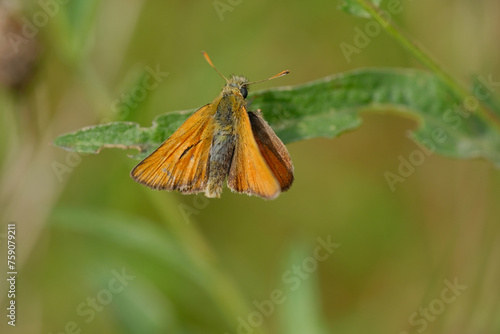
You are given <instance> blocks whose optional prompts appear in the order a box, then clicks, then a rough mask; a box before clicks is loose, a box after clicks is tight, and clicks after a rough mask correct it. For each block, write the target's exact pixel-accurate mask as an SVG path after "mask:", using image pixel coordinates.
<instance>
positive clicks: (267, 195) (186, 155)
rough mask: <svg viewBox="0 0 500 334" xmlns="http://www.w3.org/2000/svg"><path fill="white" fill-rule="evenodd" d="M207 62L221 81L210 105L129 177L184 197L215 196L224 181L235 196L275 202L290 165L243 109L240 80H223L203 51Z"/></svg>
mask: <svg viewBox="0 0 500 334" xmlns="http://www.w3.org/2000/svg"><path fill="white" fill-rule="evenodd" d="M203 56H204V57H205V59H206V61H207V62H208V63H209V64H210V66H212V67H213V68H214V69H215V71H216V72H217V73H218V74H219V75H220V76H221V77H222V78H224V79H225V80H226V85H225V86H224V87H223V89H222V92H221V93H220V94H219V96H217V97H216V98H215V99H214V100H213V101H212V103H209V104H207V105H205V106H203V107H201V108H200V109H198V110H197V111H195V112H194V113H193V114H192V115H191V116H189V118H188V119H187V120H186V121H185V122H184V123H183V124H182V125H181V126H180V127H179V128H178V129H177V130H176V131H175V132H174V133H173V134H172V135H171V136H170V137H169V138H168V139H167V140H165V142H164V143H163V144H161V145H160V147H158V148H157V149H156V150H155V151H154V152H153V153H151V154H150V155H149V156H148V157H146V158H145V159H144V160H142V161H141V162H140V163H139V164H138V165H137V166H136V167H135V168H134V169H133V170H132V171H131V173H130V175H131V177H132V178H133V179H134V180H135V181H137V182H139V183H141V184H143V185H146V186H148V187H150V188H153V189H158V190H177V191H180V192H181V193H183V194H194V193H200V192H204V193H205V196H207V197H216V198H218V197H220V195H221V193H222V188H223V185H224V181H225V180H226V179H227V186H228V187H229V188H230V189H231V190H232V191H234V192H238V193H243V194H247V195H253V196H259V197H261V198H264V199H274V198H276V197H277V196H278V195H279V194H280V193H281V192H283V191H286V190H288V189H289V188H290V187H291V185H292V183H293V180H294V176H293V164H292V160H291V158H290V154H289V153H288V151H287V149H286V147H285V145H284V144H283V142H282V141H281V140H280V139H279V138H278V136H277V135H276V134H275V133H274V131H273V129H272V128H271V127H270V126H269V124H267V122H266V121H265V120H264V118H263V117H262V114H261V112H260V111H248V110H247V107H246V105H247V102H246V100H245V98H246V97H247V95H248V86H249V85H251V84H254V83H258V82H262V81H267V80H271V79H274V78H278V77H281V76H283V75H286V74H288V73H289V71H283V72H281V73H278V74H276V75H274V76H272V77H270V78H268V79H266V80H261V81H256V82H248V80H247V79H246V78H245V77H242V76H234V75H233V76H231V77H230V78H229V79H227V78H226V77H224V76H223V75H222V74H221V73H220V72H219V71H218V70H217V68H216V67H215V66H214V65H213V63H212V61H211V60H210V58H209V57H208V55H207V54H206V53H205V52H203Z"/></svg>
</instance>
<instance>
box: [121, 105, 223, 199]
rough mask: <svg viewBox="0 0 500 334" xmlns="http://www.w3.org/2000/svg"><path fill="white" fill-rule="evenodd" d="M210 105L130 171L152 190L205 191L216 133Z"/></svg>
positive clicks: (189, 119) (199, 111)
mask: <svg viewBox="0 0 500 334" xmlns="http://www.w3.org/2000/svg"><path fill="white" fill-rule="evenodd" d="M215 112H216V109H215V108H213V106H212V105H211V104H207V105H206V106H203V107H201V108H200V109H198V110H197V111H196V112H195V113H194V114H192V115H191V116H190V117H189V118H188V119H187V120H186V121H185V122H184V123H183V124H182V125H181V126H180V127H179V128H178V129H177V130H176V131H175V132H174V133H173V134H172V135H171V136H170V137H169V138H168V139H167V140H166V141H165V142H164V143H163V144H161V146H160V147H158V148H157V149H156V151H154V152H153V153H151V154H150V155H149V156H148V157H147V158H145V159H144V160H142V161H141V162H140V163H139V164H138V165H137V166H136V167H135V168H134V169H133V170H132V172H130V176H132V178H133V179H134V180H136V181H137V182H139V183H142V184H144V185H146V186H148V187H150V188H153V189H158V190H160V189H165V190H179V191H181V192H183V193H187V194H189V193H197V192H202V191H204V190H205V188H206V185H207V180H208V160H209V155H210V146H211V143H212V136H213V132H214V123H213V121H212V116H213V115H214V114H215Z"/></svg>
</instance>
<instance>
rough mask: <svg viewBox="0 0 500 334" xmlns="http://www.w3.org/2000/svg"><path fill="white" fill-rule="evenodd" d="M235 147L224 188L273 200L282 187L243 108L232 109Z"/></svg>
mask: <svg viewBox="0 0 500 334" xmlns="http://www.w3.org/2000/svg"><path fill="white" fill-rule="evenodd" d="M234 116H235V119H236V121H235V135H236V140H235V143H236V144H235V148H234V155H233V160H232V162H231V168H230V170H229V175H228V178H227V185H228V187H229V188H231V189H232V190H233V191H236V192H240V193H245V194H248V195H256V196H260V197H262V198H265V199H273V198H276V197H277V196H278V195H279V194H280V192H281V186H280V183H279V182H278V180H277V179H276V177H275V176H274V174H273V172H272V170H271V169H270V168H269V166H268V164H267V162H266V160H264V157H263V156H262V154H261V152H260V150H259V147H258V145H257V142H256V141H255V138H254V135H253V133H252V127H251V125H250V119H249V116H248V113H247V111H246V109H245V107H244V106H242V107H241V108H239V110H235V115H234Z"/></svg>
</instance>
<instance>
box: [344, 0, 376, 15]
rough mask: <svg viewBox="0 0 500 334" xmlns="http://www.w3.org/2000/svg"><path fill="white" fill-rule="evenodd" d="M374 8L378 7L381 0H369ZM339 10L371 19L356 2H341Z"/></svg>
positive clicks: (353, 0)
mask: <svg viewBox="0 0 500 334" xmlns="http://www.w3.org/2000/svg"><path fill="white" fill-rule="evenodd" d="M370 2H371V3H373V5H374V6H377V7H378V6H380V3H381V2H382V0H371V1H370ZM340 9H342V10H343V11H345V12H347V13H349V14H351V15H354V16H359V17H365V18H367V17H371V15H370V13H369V12H367V11H366V10H365V9H364V8H363V6H361V5H360V4H359V3H358V2H357V1H356V0H343V1H342V2H341V4H340Z"/></svg>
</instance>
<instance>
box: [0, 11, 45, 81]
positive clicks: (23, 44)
mask: <svg viewBox="0 0 500 334" xmlns="http://www.w3.org/2000/svg"><path fill="white" fill-rule="evenodd" d="M25 24H26V22H25V21H23V20H22V19H20V18H19V16H18V15H16V14H15V13H13V12H12V11H11V10H10V9H9V8H7V7H6V6H2V5H0V84H1V85H3V86H5V87H7V88H11V89H14V90H20V89H22V88H23V87H24V86H26V84H27V83H28V82H29V81H30V79H31V78H32V76H33V72H34V67H35V63H36V60H37V59H38V55H39V52H38V51H39V47H38V42H37V40H36V35H35V36H33V35H30V36H26V31H25V30H26V29H25V27H24V25H25Z"/></svg>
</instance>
